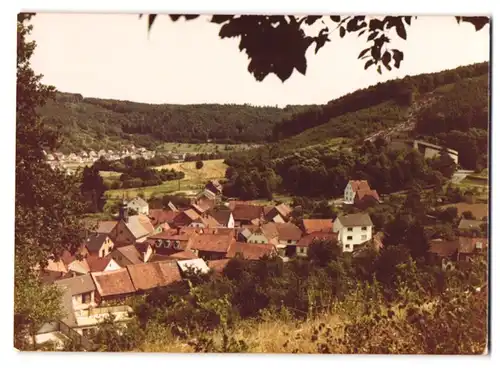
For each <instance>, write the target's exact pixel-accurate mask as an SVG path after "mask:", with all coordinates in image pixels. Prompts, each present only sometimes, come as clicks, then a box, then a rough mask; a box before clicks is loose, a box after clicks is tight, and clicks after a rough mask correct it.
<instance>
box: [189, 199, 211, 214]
mask: <svg viewBox="0 0 500 368" xmlns="http://www.w3.org/2000/svg"><path fill="white" fill-rule="evenodd" d="M191 208H192V209H193V210H195V211H196V213H197V214H198V215H200V216H201V215H203V214H204V213H206V212H207V211H209V210H210V209H211V208H212V205H211V204H210V203H208V202H200V204H197V203H192V204H191Z"/></svg>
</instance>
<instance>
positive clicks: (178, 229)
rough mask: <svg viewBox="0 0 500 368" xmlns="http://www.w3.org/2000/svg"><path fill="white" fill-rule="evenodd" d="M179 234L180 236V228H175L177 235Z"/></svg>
mask: <svg viewBox="0 0 500 368" xmlns="http://www.w3.org/2000/svg"><path fill="white" fill-rule="evenodd" d="M180 234H181V228H180V227H178V228H177V235H180Z"/></svg>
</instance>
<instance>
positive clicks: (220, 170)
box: [155, 160, 227, 182]
mask: <svg viewBox="0 0 500 368" xmlns="http://www.w3.org/2000/svg"><path fill="white" fill-rule="evenodd" d="M155 169H156V170H162V169H174V170H177V171H182V172H184V174H185V175H186V176H185V177H184V179H182V180H183V181H188V180H189V181H197V182H201V181H203V182H205V181H207V180H209V179H220V178H223V177H224V176H225V175H226V169H227V165H226V164H225V163H224V160H207V161H203V167H202V168H201V169H200V170H198V169H197V168H196V162H194V161H193V162H178V163H175V164H168V165H162V166H157V167H155Z"/></svg>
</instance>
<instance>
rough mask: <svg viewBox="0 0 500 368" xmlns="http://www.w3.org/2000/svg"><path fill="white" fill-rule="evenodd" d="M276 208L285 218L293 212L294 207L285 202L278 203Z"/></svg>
mask: <svg viewBox="0 0 500 368" xmlns="http://www.w3.org/2000/svg"><path fill="white" fill-rule="evenodd" d="M275 208H276V210H277V211H278V213H279V214H280V215H281V216H282V217H283V218H287V217H288V216H290V214H291V213H292V209H291V208H290V207H289V206H288V205H286V204H285V203H281V204H278V205H277V206H276V207H275Z"/></svg>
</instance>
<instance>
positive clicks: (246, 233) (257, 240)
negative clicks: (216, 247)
mask: <svg viewBox="0 0 500 368" xmlns="http://www.w3.org/2000/svg"><path fill="white" fill-rule="evenodd" d="M238 239H239V240H241V241H243V242H245V243H251V244H267V243H269V241H270V239H268V238H267V236H266V235H265V234H264V231H262V229H261V228H260V227H258V226H252V227H244V228H243V229H241V230H240V232H239V233H238Z"/></svg>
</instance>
